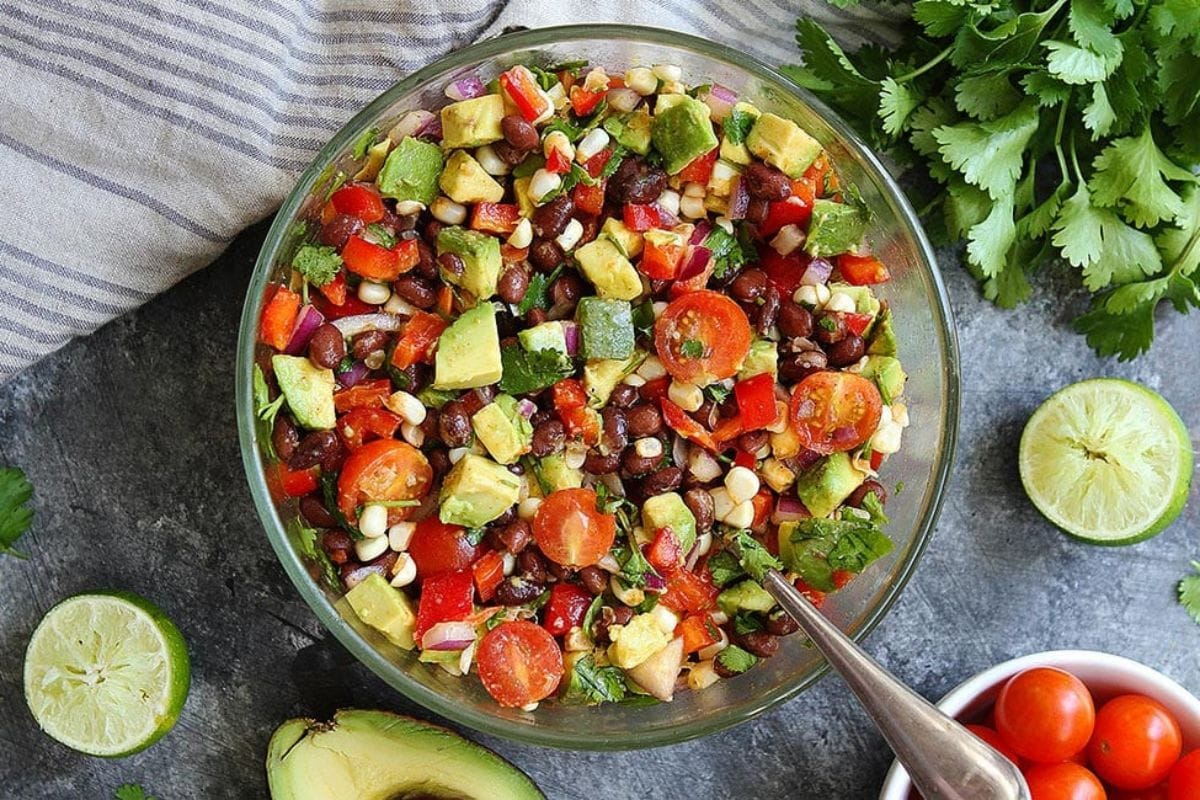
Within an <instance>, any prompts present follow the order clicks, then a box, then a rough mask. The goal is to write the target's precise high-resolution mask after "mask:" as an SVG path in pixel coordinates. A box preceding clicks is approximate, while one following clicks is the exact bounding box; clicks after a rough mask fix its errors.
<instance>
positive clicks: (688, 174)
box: [679, 147, 720, 184]
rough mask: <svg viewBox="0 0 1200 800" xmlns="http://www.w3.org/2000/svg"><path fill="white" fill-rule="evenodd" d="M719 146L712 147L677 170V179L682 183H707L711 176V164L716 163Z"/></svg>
mask: <svg viewBox="0 0 1200 800" xmlns="http://www.w3.org/2000/svg"><path fill="white" fill-rule="evenodd" d="M719 149H720V148H718V147H714V148H713V149H712V150H710V151H708V152H707V153H705V154H704V155H702V156H698V157H696V158H694V159H692V160H691V161H690V162H688V165H687V166H686V167H684V168H683V169H682V170H680V172H679V180H681V181H683V182H684V183H689V182H692V181H694V182H696V183H705V184H706V183H708V180H709V178H711V177H712V173H713V165H714V164H716V163H717V151H718V150H719Z"/></svg>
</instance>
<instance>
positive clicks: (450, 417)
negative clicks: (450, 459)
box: [438, 400, 471, 447]
mask: <svg viewBox="0 0 1200 800" xmlns="http://www.w3.org/2000/svg"><path fill="white" fill-rule="evenodd" d="M438 433H439V434H440V435H441V439H442V441H443V442H445V443H446V446H447V447H466V446H467V445H468V444H469V443H470V441H471V416H470V414H468V413H467V410H466V408H465V407H464V406H463V403H462V401H461V400H451V401H450V402H449V403H446V405H444V406H442V411H441V414H439V415H438Z"/></svg>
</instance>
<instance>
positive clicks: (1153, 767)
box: [1087, 694, 1183, 789]
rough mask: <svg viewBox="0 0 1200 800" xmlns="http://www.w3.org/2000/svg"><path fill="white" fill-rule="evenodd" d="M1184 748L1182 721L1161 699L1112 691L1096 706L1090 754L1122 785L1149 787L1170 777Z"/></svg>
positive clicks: (1101, 771) (1103, 773) (1096, 766)
mask: <svg viewBox="0 0 1200 800" xmlns="http://www.w3.org/2000/svg"><path fill="white" fill-rule="evenodd" d="M1182 751H1183V735H1182V733H1181V732H1180V730H1179V723H1178V722H1177V721H1176V720H1175V717H1174V716H1173V715H1172V714H1171V712H1170V711H1168V710H1167V708H1166V706H1164V705H1163V704H1162V703H1160V702H1158V701H1157V700H1155V699H1153V698H1151V697H1146V696H1145V695H1140V694H1126V695H1121V696H1120V697H1114V698H1113V699H1112V700H1109V701H1108V702H1107V703H1105V704H1104V705H1102V706H1101V707H1100V710H1099V711H1097V712H1096V727H1095V730H1094V731H1093V733H1092V740H1091V742H1089V743H1088V750H1087V753H1088V760H1089V761H1090V763H1091V765H1092V769H1093V770H1094V771H1095V773H1096V774H1097V775H1099V776H1100V777H1101V778H1102V779H1104V782H1105V783H1109V784H1111V785H1113V786H1115V787H1117V788H1118V789H1149V788H1150V787H1151V786H1154V785H1155V784H1157V783H1159V782H1161V781H1163V780H1166V778H1167V775H1168V774H1170V772H1171V767H1173V766H1174V765H1175V762H1176V761H1178V760H1179V754H1180V753H1181V752H1182Z"/></svg>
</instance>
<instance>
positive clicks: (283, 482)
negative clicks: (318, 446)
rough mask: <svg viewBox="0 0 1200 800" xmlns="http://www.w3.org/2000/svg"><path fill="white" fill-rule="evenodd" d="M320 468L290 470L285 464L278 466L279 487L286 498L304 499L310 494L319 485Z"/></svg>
mask: <svg viewBox="0 0 1200 800" xmlns="http://www.w3.org/2000/svg"><path fill="white" fill-rule="evenodd" d="M320 474H321V468H320V467H319V466H318V467H309V468H308V469H298V470H290V469H288V468H287V465H286V464H280V465H279V486H280V488H282V489H283V493H284V494H285V495H287V496H288V497H304V496H305V495H306V494H312V493H313V492H315V491H316V490H317V486H319V485H320V481H319V477H320Z"/></svg>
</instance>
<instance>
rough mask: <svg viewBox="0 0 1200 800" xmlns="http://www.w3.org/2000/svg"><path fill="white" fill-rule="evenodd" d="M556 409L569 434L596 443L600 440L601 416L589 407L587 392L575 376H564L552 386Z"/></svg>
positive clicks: (551, 390)
mask: <svg viewBox="0 0 1200 800" xmlns="http://www.w3.org/2000/svg"><path fill="white" fill-rule="evenodd" d="M550 392H551V394H550V396H551V398H552V399H553V401H554V409H555V411H557V412H558V418H559V420H561V421H562V424H563V427H565V428H566V429H567V435H568V436H578V437H581V438H582V439H583V441H585V442H587V443H590V444H594V443H595V442H598V441H599V440H600V417H599V415H598V414H596V413H595V412H594V411H592V410H591V409H589V408H588V407H587V392H585V391H584V389H583V384H582V383H580V382H579V381H577V380H575V379H574V378H563V379H562V380H561V381H559V382H558V383H556V384H554V385H553V386H552V387H550Z"/></svg>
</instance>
